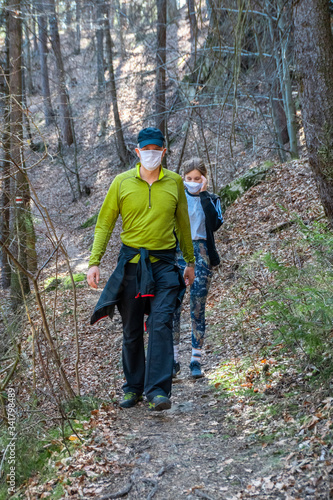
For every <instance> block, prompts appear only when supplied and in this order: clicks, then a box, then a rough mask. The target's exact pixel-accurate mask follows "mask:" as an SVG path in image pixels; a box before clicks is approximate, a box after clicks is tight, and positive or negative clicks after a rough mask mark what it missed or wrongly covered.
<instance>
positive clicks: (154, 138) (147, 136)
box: [138, 127, 164, 148]
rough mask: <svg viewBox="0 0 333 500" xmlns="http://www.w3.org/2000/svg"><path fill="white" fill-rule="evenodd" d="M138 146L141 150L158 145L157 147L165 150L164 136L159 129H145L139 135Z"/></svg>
mask: <svg viewBox="0 0 333 500" xmlns="http://www.w3.org/2000/svg"><path fill="white" fill-rule="evenodd" d="M138 144H139V147H140V148H143V147H145V146H148V144H156V146H160V147H161V148H163V144H164V136H163V134H162V132H161V131H160V129H158V128H155V127H147V128H143V129H142V130H140V132H139V135H138Z"/></svg>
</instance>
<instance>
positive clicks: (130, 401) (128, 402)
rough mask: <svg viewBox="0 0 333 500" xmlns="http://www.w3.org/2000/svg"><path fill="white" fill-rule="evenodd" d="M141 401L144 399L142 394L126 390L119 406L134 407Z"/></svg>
mask: <svg viewBox="0 0 333 500" xmlns="http://www.w3.org/2000/svg"><path fill="white" fill-rule="evenodd" d="M139 401H142V395H141V394H136V393H135V392H126V394H125V396H124V397H123V400H122V401H121V402H120V404H119V406H121V407H122V408H132V406H135V405H136V404H137V403H138V402H139Z"/></svg>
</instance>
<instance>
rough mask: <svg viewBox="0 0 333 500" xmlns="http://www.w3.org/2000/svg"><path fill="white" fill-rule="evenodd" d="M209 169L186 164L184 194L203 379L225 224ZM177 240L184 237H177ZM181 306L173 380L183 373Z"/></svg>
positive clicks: (194, 370)
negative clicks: (218, 240) (219, 234)
mask: <svg viewBox="0 0 333 500" xmlns="http://www.w3.org/2000/svg"><path fill="white" fill-rule="evenodd" d="M206 177H207V169H206V167H205V165H204V162H203V161H202V160H201V159H200V158H192V159H191V160H189V161H186V162H185V163H184V164H183V178H184V186H185V193H186V198H187V203H188V213H189V216H190V223H191V233H192V241H193V247H194V255H195V261H196V262H195V280H194V283H193V285H191V289H190V310H191V323H192V357H191V363H190V370H191V375H192V377H194V378H200V377H203V374H202V371H201V349H202V346H203V342H204V336H205V306H206V299H207V295H208V290H209V286H210V282H211V277H212V266H217V265H218V264H219V263H220V257H219V255H218V253H217V250H216V247H215V241H214V235H213V232H214V231H216V230H217V229H218V228H219V227H220V226H221V225H222V223H223V217H222V212H221V204H220V199H219V197H218V196H217V195H215V194H213V193H209V192H208V191H207V178H206ZM177 236H178V239H180V238H181V235H180V234H179V235H178V234H177ZM177 259H178V265H179V267H181V268H182V269H185V266H186V264H185V261H184V259H183V256H182V253H181V252H180V250H179V251H178V252H177ZM180 313H181V308H180V307H179V308H178V309H177V310H176V311H175V314H174V319H173V343H174V365H173V377H176V376H177V374H178V373H179V372H180V365H179V360H178V350H179V340H180Z"/></svg>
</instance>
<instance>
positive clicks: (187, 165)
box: [182, 157, 207, 177]
mask: <svg viewBox="0 0 333 500" xmlns="http://www.w3.org/2000/svg"><path fill="white" fill-rule="evenodd" d="M192 170H199V172H200V173H201V175H203V176H204V177H207V168H206V167H205V164H204V161H203V160H202V159H201V158H197V157H194V158H191V159H190V160H187V161H184V163H183V164H182V174H183V175H184V176H185V175H187V174H189V173H190V172H192Z"/></svg>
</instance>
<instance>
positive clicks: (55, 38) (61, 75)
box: [44, 0, 74, 146]
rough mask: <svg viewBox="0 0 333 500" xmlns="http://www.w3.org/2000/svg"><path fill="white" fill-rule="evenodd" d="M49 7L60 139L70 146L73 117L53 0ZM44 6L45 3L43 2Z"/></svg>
mask: <svg viewBox="0 0 333 500" xmlns="http://www.w3.org/2000/svg"><path fill="white" fill-rule="evenodd" d="M47 5H48V7H49V9H50V10H49V23H50V37H51V45H52V50H53V53H54V56H55V60H56V66H57V82H58V98H59V114H60V124H61V134H62V140H63V141H64V142H65V143H66V144H67V145H68V146H70V145H71V144H73V141H74V138H73V127H74V124H73V119H72V113H71V106H70V100H69V95H68V91H67V87H66V81H65V69H64V63H63V60H62V54H61V46H60V37H59V30H58V20H57V14H56V9H55V0H48V3H47ZM44 6H45V3H44Z"/></svg>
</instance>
